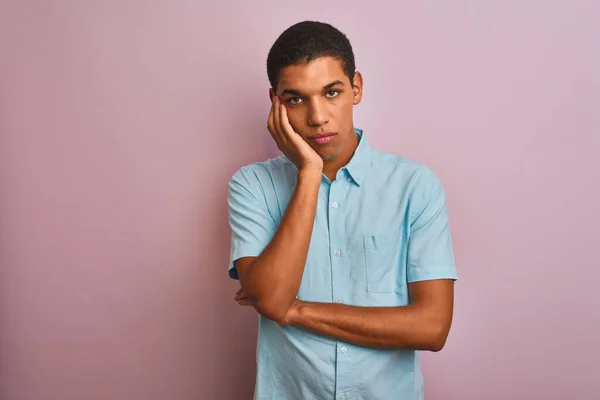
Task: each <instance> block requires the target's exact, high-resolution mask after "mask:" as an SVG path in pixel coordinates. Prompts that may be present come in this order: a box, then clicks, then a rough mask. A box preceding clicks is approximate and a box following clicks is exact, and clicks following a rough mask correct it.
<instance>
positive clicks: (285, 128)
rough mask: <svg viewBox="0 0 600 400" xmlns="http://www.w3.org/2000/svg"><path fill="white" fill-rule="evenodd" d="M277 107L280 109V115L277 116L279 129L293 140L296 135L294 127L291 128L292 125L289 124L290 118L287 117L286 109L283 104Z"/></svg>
mask: <svg viewBox="0 0 600 400" xmlns="http://www.w3.org/2000/svg"><path fill="white" fill-rule="evenodd" d="M279 108H280V110H281V111H280V114H281V116H280V117H279V125H280V126H279V129H281V131H282V132H283V135H284V136H285V137H286V139H288V140H295V139H296V137H295V136H296V135H297V133H296V132H295V131H294V128H292V125H291V124H290V120H289V119H288V115H287V109H286V108H285V106H284V105H283V104H282V105H281V106H280V107H279Z"/></svg>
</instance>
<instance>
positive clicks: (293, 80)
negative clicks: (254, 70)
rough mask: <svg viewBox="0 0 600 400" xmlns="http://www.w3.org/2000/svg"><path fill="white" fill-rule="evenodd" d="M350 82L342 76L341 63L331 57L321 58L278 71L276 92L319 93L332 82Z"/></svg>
mask: <svg viewBox="0 0 600 400" xmlns="http://www.w3.org/2000/svg"><path fill="white" fill-rule="evenodd" d="M336 80H339V81H342V82H346V81H348V82H349V81H350V80H349V79H348V77H347V76H346V75H345V74H344V70H343V69H342V63H341V62H340V61H339V60H336V59H334V58H331V57H321V58H317V59H315V60H313V61H311V62H310V63H309V64H295V65H290V66H288V67H285V68H282V69H281V71H279V84H278V86H277V89H278V92H282V91H283V90H285V89H292V90H298V91H302V92H311V91H320V90H321V89H323V87H324V86H326V85H328V84H329V83H331V82H333V81H336Z"/></svg>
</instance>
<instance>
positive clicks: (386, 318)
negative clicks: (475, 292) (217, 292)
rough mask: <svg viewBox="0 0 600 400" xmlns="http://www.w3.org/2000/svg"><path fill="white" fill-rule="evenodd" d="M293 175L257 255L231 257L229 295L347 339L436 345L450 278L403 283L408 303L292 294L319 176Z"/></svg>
mask: <svg viewBox="0 0 600 400" xmlns="http://www.w3.org/2000/svg"><path fill="white" fill-rule="evenodd" d="M298 178H299V179H298V185H297V188H296V191H295V193H294V195H293V196H292V199H291V200H290V203H289V205H288V208H287V210H286V212H285V214H284V216H283V219H282V220H281V223H280V225H279V227H278V228H277V230H276V232H275V234H274V236H273V238H272V239H271V241H270V243H269V244H268V245H267V247H266V248H265V249H264V251H262V253H261V254H260V255H259V256H258V257H241V258H239V259H238V260H236V262H235V266H236V269H237V274H238V277H239V280H240V284H241V289H240V290H239V291H238V293H237V294H236V296H235V300H236V301H237V302H238V303H239V304H240V305H245V306H252V307H254V308H255V309H256V311H258V312H259V313H260V314H261V315H263V316H265V317H267V318H269V319H271V320H273V321H275V322H277V323H279V324H281V325H297V326H302V327H304V328H307V329H309V330H312V331H314V332H316V333H319V334H322V335H325V336H329V337H332V338H335V339H338V340H342V341H345V342H348V343H354V344H357V345H362V346H366V347H372V348H387V349H414V350H429V351H439V350H441V349H442V347H443V346H444V344H445V342H446V338H447V336H448V332H449V330H450V325H451V323H452V314H453V303H454V284H453V283H454V282H453V280H451V279H434V280H424V281H419V282H413V283H409V284H408V289H409V296H410V304H409V305H407V306H400V307H358V306H350V305H344V304H329V303H310V302H303V301H299V300H297V299H296V294H297V293H298V290H299V288H300V283H301V281H302V275H303V273H304V265H305V262H306V257H307V253H308V246H309V243H310V237H311V234H312V228H313V222H314V218H315V212H316V203H317V193H318V187H319V182H320V179H321V176H320V174H313V173H306V174H300V175H299V177H298ZM233 190H238V189H235V187H234V189H233Z"/></svg>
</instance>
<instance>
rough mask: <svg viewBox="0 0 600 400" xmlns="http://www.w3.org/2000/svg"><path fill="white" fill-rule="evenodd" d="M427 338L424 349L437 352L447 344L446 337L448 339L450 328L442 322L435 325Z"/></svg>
mask: <svg viewBox="0 0 600 400" xmlns="http://www.w3.org/2000/svg"><path fill="white" fill-rule="evenodd" d="M427 338H428V340H427V343H424V344H425V346H424V347H425V349H424V350H427V351H431V352H434V353H437V352H438V351H441V350H442V349H443V348H444V346H445V345H446V339H448V328H447V327H446V326H444V325H442V324H438V325H436V326H433V327H432V328H431V331H430V332H429V334H428V335H427Z"/></svg>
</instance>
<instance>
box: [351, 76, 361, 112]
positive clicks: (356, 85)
mask: <svg viewBox="0 0 600 400" xmlns="http://www.w3.org/2000/svg"><path fill="white" fill-rule="evenodd" d="M352 85H353V86H352V95H353V98H352V104H354V105H357V104H359V103H360V101H361V100H362V95H363V78H362V74H361V73H360V72H358V71H356V72H355V73H354V79H353V80H352Z"/></svg>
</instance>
